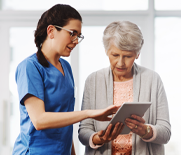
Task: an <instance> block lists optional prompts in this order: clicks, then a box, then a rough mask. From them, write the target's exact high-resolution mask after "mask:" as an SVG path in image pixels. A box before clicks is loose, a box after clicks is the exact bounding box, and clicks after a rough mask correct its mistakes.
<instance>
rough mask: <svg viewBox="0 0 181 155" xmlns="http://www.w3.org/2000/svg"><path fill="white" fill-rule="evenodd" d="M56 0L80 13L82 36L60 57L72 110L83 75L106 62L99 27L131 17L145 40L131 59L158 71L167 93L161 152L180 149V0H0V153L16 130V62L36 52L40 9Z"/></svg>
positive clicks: (5, 150)
mask: <svg viewBox="0 0 181 155" xmlns="http://www.w3.org/2000/svg"><path fill="white" fill-rule="evenodd" d="M57 3H64V4H69V5H71V6H73V7H74V8H76V9H77V10H78V11H79V12H80V14H81V15H82V18H83V27H82V34H83V35H84V36H85V39H84V40H83V41H82V42H81V44H79V45H78V46H77V47H76V48H75V49H74V51H73V52H72V54H71V56H70V57H68V58H65V59H66V60H67V61H69V63H70V64H71V66H72V69H73V74H74V78H75V85H76V87H77V88H78V89H77V90H78V92H77V96H76V105H75V110H76V111H77V110H80V109H81V100H82V94H83V88H84V82H85V79H86V78H87V76H88V75H89V74H90V73H92V72H93V71H96V70H98V69H101V68H104V67H108V66H109V61H108V58H107V56H106V54H105V52H104V48H103V43H102V36H103V30H104V29H105V27H106V26H107V25H108V24H109V23H111V22H113V21H118V20H119V21H120V20H128V21H131V22H134V23H136V24H137V25H138V26H139V27H140V28H141V30H142V32H143V36H144V40H145V44H144V46H143V48H142V51H141V55H140V57H139V59H138V60H137V63H138V64H140V65H142V66H145V67H147V68H150V69H152V70H155V71H156V72H158V73H159V75H160V76H161V78H162V80H163V83H164V86H165V89H166V93H167V97H168V102H169V110H170V121H171V125H172V136H171V139H170V141H169V143H168V144H166V145H165V147H166V155H176V154H177V155H178V154H181V147H180V146H179V143H180V139H179V137H181V132H180V128H181V123H180V122H179V118H180V117H181V113H180V110H181V102H180V98H179V95H180V94H181V93H180V92H181V91H180V88H181V46H180V44H181V37H180V36H181V1H180V0H111V1H110V0H91V1H90V0H76V1H75V0H51V1H45V0H0V66H1V67H0V155H10V154H11V152H12V148H13V145H14V142H15V139H16V137H17V136H18V134H19V130H20V128H19V120H20V115H19V102H18V94H17V87H16V83H15V70H16V67H17V65H18V64H19V63H20V62H21V61H22V60H23V59H24V58H26V57H27V56H29V55H31V54H33V53H35V52H36V51H37V49H36V47H35V44H34V30H35V27H36V24H37V22H38V20H39V18H40V16H41V14H42V13H43V12H44V11H45V10H47V9H49V8H50V7H52V6H53V5H55V4H57ZM177 120H178V121H177ZM78 126H79V123H77V124H75V125H74V143H75V149H76V152H77V155H83V153H84V146H82V145H81V143H80V142H79V140H78Z"/></svg>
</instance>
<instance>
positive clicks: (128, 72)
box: [107, 45, 139, 79]
mask: <svg viewBox="0 0 181 155" xmlns="http://www.w3.org/2000/svg"><path fill="white" fill-rule="evenodd" d="M107 55H108V57H109V61H110V64H111V69H112V72H113V75H114V78H115V76H116V77H117V78H119V79H120V78H121V79H126V78H130V77H132V66H133V63H134V61H135V59H137V58H138V56H139V55H137V54H136V52H129V51H122V50H120V49H118V48H117V47H116V46H114V45H111V47H110V49H109V50H108V51H107Z"/></svg>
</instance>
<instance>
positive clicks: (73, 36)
mask: <svg viewBox="0 0 181 155" xmlns="http://www.w3.org/2000/svg"><path fill="white" fill-rule="evenodd" d="M53 26H55V27H57V28H60V29H62V30H65V31H68V32H70V39H71V40H72V42H74V41H75V40H76V39H78V43H80V42H81V41H82V40H83V39H84V36H83V35H82V34H78V33H77V31H72V30H68V29H65V28H63V27H61V26H57V25H53Z"/></svg>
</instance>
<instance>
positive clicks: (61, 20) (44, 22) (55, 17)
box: [34, 4, 82, 67]
mask: <svg viewBox="0 0 181 155" xmlns="http://www.w3.org/2000/svg"><path fill="white" fill-rule="evenodd" d="M71 19H77V20H80V21H81V22H82V17H81V15H80V14H79V12H78V11H77V10H76V9H74V8H73V7H71V6H70V5H66V4H57V5H54V6H53V7H51V8H50V9H49V10H47V11H45V12H44V13H43V14H42V16H41V18H40V19H39V21H38V24H37V28H36V30H35V33H34V37H35V40H34V41H35V44H36V47H37V48H38V51H37V53H36V55H37V58H38V61H39V63H40V64H41V65H43V66H44V67H49V63H48V61H47V60H46V58H45V56H44V55H43V53H42V51H41V47H42V44H43V42H44V41H45V39H46V37H47V27H48V26H49V25H58V26H61V27H63V26H65V25H67V24H68V22H69V21H70V20H71ZM56 29H57V30H58V31H60V30H61V29H59V28H56Z"/></svg>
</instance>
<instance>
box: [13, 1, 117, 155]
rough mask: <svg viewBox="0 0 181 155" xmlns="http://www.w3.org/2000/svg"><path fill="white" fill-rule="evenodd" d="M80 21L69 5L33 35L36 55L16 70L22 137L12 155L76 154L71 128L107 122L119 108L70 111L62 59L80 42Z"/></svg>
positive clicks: (45, 17) (53, 11)
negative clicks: (82, 123)
mask: <svg viewBox="0 0 181 155" xmlns="http://www.w3.org/2000/svg"><path fill="white" fill-rule="evenodd" d="M81 26H82V18H81V16H80V14H79V13H78V12H77V11H76V10H75V9H74V8H72V7H71V6H69V5H62V4H57V5H55V6H53V7H52V8H50V9H49V10H47V11H46V12H44V13H43V14H42V16H41V18H40V19H39V22H38V24H37V28H36V30H35V44H36V46H37V48H38V51H37V53H35V54H33V55H31V56H29V57H28V58H26V59H25V60H23V61H22V62H21V63H20V64H19V65H18V67H17V70H16V82H17V87H18V93H19V102H20V134H19V136H18V137H17V139H16V141H15V144H14V148H13V155H22V154H23V155H41V154H42V155H45V154H46V155H49V154H51V155H70V154H72V155H75V150H74V146H73V141H72V133H73V125H72V124H74V123H77V122H79V121H81V120H83V119H86V118H93V119H96V120H99V121H108V120H110V118H109V117H108V115H110V114H113V113H115V112H116V111H117V109H118V107H117V106H110V107H108V108H106V109H100V110H84V111H77V112H73V111H74V103H75V98H74V79H73V75H72V70H71V67H70V65H69V63H68V62H67V61H65V60H64V59H62V58H61V57H62V56H65V57H68V56H69V55H70V53H71V51H72V50H73V49H74V47H75V46H76V45H77V44H78V43H80V42H81V41H82V39H83V38H84V36H83V35H82V34H81Z"/></svg>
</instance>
